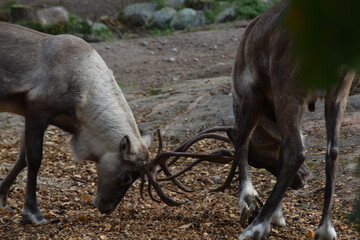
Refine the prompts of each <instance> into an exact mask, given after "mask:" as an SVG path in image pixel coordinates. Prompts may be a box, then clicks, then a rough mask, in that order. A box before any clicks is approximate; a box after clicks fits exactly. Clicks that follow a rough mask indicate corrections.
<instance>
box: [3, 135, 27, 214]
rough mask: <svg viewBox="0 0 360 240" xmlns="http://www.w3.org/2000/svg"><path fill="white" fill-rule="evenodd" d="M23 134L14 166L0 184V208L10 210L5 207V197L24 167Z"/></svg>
mask: <svg viewBox="0 0 360 240" xmlns="http://www.w3.org/2000/svg"><path fill="white" fill-rule="evenodd" d="M24 137H25V134H24V133H23V135H22V137H21V142H20V150H19V154H18V156H17V158H16V162H15V165H14V166H13V168H12V169H11V170H10V172H9V173H8V174H7V175H6V177H5V179H4V180H2V181H1V183H0V208H4V209H10V207H9V206H8V205H7V196H8V193H9V189H10V186H11V185H12V184H13V183H14V181H15V179H16V177H17V176H18V175H19V173H20V172H21V171H22V170H23V169H24V168H25V167H26V161H25V159H26V157H25V138H24Z"/></svg>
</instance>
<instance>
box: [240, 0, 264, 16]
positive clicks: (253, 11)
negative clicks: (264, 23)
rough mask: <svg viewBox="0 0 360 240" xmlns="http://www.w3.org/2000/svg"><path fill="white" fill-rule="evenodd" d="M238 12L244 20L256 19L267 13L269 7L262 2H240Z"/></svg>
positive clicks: (256, 0)
mask: <svg viewBox="0 0 360 240" xmlns="http://www.w3.org/2000/svg"><path fill="white" fill-rule="evenodd" d="M237 3H238V7H237V8H236V11H237V12H238V15H239V16H240V18H242V19H251V18H254V17H256V16H258V15H260V14H262V13H263V12H265V11H266V9H267V5H266V4H265V3H264V2H263V1H261V0H239V1H237Z"/></svg>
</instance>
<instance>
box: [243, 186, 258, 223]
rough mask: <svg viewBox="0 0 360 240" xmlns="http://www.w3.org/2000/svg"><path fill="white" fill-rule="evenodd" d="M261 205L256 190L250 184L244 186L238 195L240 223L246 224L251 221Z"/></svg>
mask: <svg viewBox="0 0 360 240" xmlns="http://www.w3.org/2000/svg"><path fill="white" fill-rule="evenodd" d="M262 206H263V203H262V201H261V200H260V198H259V195H258V193H257V191H256V190H255V189H254V188H253V187H252V186H251V185H249V186H247V187H245V188H244V189H243V190H242V191H241V193H240V197H239V208H240V215H241V217H240V224H241V225H242V226H246V225H247V224H248V223H251V222H252V221H253V220H254V219H255V217H256V216H257V214H258V213H259V212H260V209H261V207H262Z"/></svg>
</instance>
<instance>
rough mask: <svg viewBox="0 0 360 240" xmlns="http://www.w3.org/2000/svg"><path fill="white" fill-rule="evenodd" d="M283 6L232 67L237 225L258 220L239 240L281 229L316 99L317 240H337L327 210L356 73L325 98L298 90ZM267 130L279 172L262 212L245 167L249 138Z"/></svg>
mask: <svg viewBox="0 0 360 240" xmlns="http://www.w3.org/2000/svg"><path fill="white" fill-rule="evenodd" d="M287 2H288V1H282V2H280V3H278V4H277V5H275V6H274V7H273V8H271V9H270V10H268V11H267V12H266V13H264V14H263V15H261V16H259V17H257V18H256V19H254V20H253V21H252V22H251V23H250V24H249V26H248V27H247V29H246V31H245V33H244V35H243V38H242V40H241V43H240V46H239V49H238V52H237V56H236V61H235V65H234V70H233V83H232V93H233V107H234V114H235V127H234V128H233V129H230V130H229V131H228V135H229V138H230V139H232V142H233V144H234V146H235V160H234V164H235V165H237V166H238V168H239V175H240V195H239V207H240V213H241V222H242V223H243V224H245V223H246V222H247V220H252V219H253V217H254V215H255V216H256V217H255V219H254V220H253V221H252V222H251V224H250V225H249V226H248V227H247V228H246V229H245V230H244V231H243V232H242V234H241V235H240V236H239V240H243V239H246V238H251V239H267V237H268V234H269V233H270V225H271V224H272V223H273V224H278V225H282V226H284V225H285V220H284V218H283V216H282V212H281V206H280V205H281V200H282V198H283V196H284V194H285V191H286V189H287V188H288V187H289V185H290V183H291V182H292V180H293V179H294V176H295V175H296V173H297V172H298V171H299V168H300V167H301V166H302V165H303V163H304V160H305V150H304V137H303V135H302V134H301V121H302V118H303V113H304V111H305V110H306V108H309V110H310V111H312V110H314V104H315V102H316V100H317V98H318V97H324V98H325V120H326V130H327V152H326V156H325V159H326V187H325V199H324V209H323V214H322V220H321V222H320V225H319V228H318V229H317V231H316V233H315V239H318V240H320V239H321V240H334V239H336V232H335V229H334V227H333V224H332V221H331V209H332V206H333V193H334V187H335V176H336V165H337V162H338V155H339V149H338V138H339V131H340V124H341V122H342V117H343V113H344V110H345V107H346V102H347V98H348V94H349V89H350V86H351V83H352V80H353V78H354V75H355V73H354V72H353V71H344V72H342V73H341V79H340V80H339V83H338V85H336V86H331V88H329V89H328V90H327V92H326V94H324V96H321V95H316V94H314V92H316V91H311V92H310V91H307V90H305V89H304V88H302V86H301V84H300V82H299V77H298V65H297V64H298V63H297V61H296V58H295V56H294V54H293V49H292V47H293V45H292V40H291V37H290V35H289V34H288V32H287V31H286V30H285V29H284V28H282V27H281V26H280V20H281V17H282V15H283V12H284V10H285V9H286V6H287ZM269 123H271V125H269ZM266 126H269V127H268V128H272V129H273V132H278V135H279V139H280V142H281V151H280V152H281V155H280V156H279V159H280V160H281V164H280V165H281V168H280V169H279V172H278V174H277V182H276V185H275V186H274V189H273V191H272V193H271V194H270V196H269V198H268V199H267V201H266V203H265V204H264V206H262V204H261V202H260V201H259V198H258V193H257V191H256V190H255V189H254V187H253V185H252V183H251V180H250V178H249V174H248V170H247V167H248V166H247V165H248V158H249V143H250V141H251V138H252V135H253V133H254V131H255V133H256V132H257V131H258V128H259V127H261V128H264V127H266ZM266 128H267V127H266ZM261 206H262V208H261V211H260V212H259V209H260V207H261ZM258 212H259V213H258Z"/></svg>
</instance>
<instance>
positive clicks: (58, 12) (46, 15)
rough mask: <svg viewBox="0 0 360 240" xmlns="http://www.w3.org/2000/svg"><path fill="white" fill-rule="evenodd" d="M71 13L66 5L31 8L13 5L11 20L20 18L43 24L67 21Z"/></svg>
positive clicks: (14, 20)
mask: <svg viewBox="0 0 360 240" xmlns="http://www.w3.org/2000/svg"><path fill="white" fill-rule="evenodd" d="M68 18H69V13H68V11H67V10H66V9H65V8H64V7H49V8H31V7H13V8H11V21H12V22H16V21H19V20H22V21H28V22H37V23H41V24H52V23H57V22H60V21H67V20H68Z"/></svg>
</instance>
